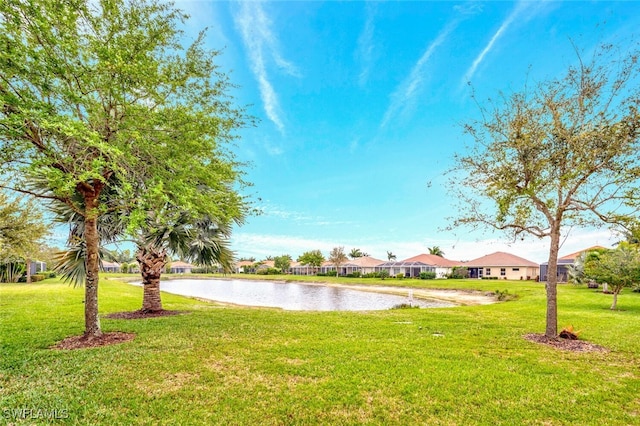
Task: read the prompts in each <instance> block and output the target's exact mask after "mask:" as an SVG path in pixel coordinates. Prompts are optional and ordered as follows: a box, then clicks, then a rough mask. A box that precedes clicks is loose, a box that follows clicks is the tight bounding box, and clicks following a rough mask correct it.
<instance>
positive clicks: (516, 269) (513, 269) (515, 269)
mask: <svg viewBox="0 0 640 426" xmlns="http://www.w3.org/2000/svg"><path fill="white" fill-rule="evenodd" d="M511 270H512V271H514V272H515V271H519V270H520V268H511Z"/></svg>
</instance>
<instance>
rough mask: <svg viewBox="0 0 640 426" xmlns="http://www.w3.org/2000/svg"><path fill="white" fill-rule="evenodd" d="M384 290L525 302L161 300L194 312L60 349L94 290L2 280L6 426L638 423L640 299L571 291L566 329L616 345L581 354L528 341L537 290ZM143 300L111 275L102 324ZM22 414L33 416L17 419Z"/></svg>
mask: <svg viewBox="0 0 640 426" xmlns="http://www.w3.org/2000/svg"><path fill="white" fill-rule="evenodd" d="M316 280H317V278H316ZM328 281H332V282H335V281H336V279H331V280H328ZM359 281H360V282H368V281H367V280H359ZM338 282H343V283H349V284H353V283H354V280H347V279H338ZM378 284H383V285H390V284H396V285H400V284H401V285H414V286H433V287H437V288H470V289H481V290H486V291H493V290H496V289H500V290H504V289H509V291H510V292H511V293H516V294H518V295H519V296H520V298H519V299H518V300H515V301H509V302H505V303H498V304H494V305H488V306H469V307H457V308H444V309H403V310H390V311H378V312H290V311H281V310H277V309H253V308H239V307H226V306H220V305H217V304H215V303H207V302H203V301H199V300H195V299H189V298H183V297H179V296H174V295H170V294H164V295H163V302H164V306H165V308H166V309H177V310H188V311H190V313H188V314H185V315H179V316H171V317H161V318H153V319H143V320H111V319H106V318H103V319H102V320H101V323H102V328H103V330H104V331H126V332H134V333H136V334H137V337H136V338H135V340H133V341H131V342H127V343H124V344H120V345H113V346H108V347H101V348H93V349H81V350H74V351H59V350H51V349H48V348H49V347H50V346H51V345H54V344H55V343H56V342H58V341H60V340H62V339H63V338H65V337H67V336H71V335H78V334H81V333H82V331H83V304H82V299H83V289H81V288H73V287H70V286H68V285H66V284H62V283H60V282H59V281H57V280H47V281H44V282H41V283H36V284H29V285H26V284H1V285H0V339H1V341H0V346H1V349H0V350H1V352H0V424H2V423H23V422H24V423H25V424H43V423H63V422H66V423H75V424H83V425H84V424H109V425H115V424H149V425H156V424H166V425H185V424H229V425H244V424H250V425H253V424H278V425H280V424H304V425H307V424H385V425H387V424H400V425H408V424H434V425H438V424H445V425H449V424H459V425H468V424H508V425H514V424H551V425H561V424H576V425H587V424H598V425H616V424H618V425H630V424H640V380H639V379H640V356H639V355H640V338H639V337H640V294H638V293H631V292H628V291H625V292H624V293H623V294H622V295H621V296H620V299H619V308H620V310H619V311H615V312H612V311H609V310H608V308H609V306H610V304H611V296H610V295H604V294H600V293H596V292H594V291H593V290H588V289H586V288H584V287H574V286H570V285H562V286H560V288H559V312H560V315H559V323H560V325H561V327H562V326H565V325H569V324H571V325H573V326H574V327H575V328H576V329H577V330H581V331H582V333H581V334H580V337H581V338H584V339H586V340H589V341H590V342H593V343H596V344H599V345H602V346H605V347H607V348H609V349H610V350H611V351H610V352H609V353H597V352H592V353H575V352H566V351H559V350H556V349H553V348H550V347H547V346H542V345H538V344H535V343H531V342H529V341H527V340H525V339H523V338H522V336H523V335H524V334H527V333H531V332H538V333H540V332H542V331H543V330H544V306H545V298H544V286H543V285H541V284H537V283H531V282H529V283H527V282H504V281H477V280H475V281H453V280H450V281H445V280H443V281H440V280H438V281H419V280H402V281H399V280H396V281H394V280H390V279H387V280H384V281H382V282H381V283H378ZM141 300H142V290H141V289H140V288H138V287H135V286H131V285H128V284H123V283H121V282H118V281H115V280H114V279H109V280H105V279H102V280H101V283H100V312H101V314H107V313H111V312H119V311H128V310H136V309H139V308H140V306H141ZM21 409H26V410H32V411H28V412H26V413H27V415H26V416H24V415H23V416H22V417H27V418H26V419H20V418H17V419H16V413H17V414H20V413H25V412H24V411H23V412H16V411H15V410H21ZM38 410H40V411H38ZM47 415H49V416H52V415H54V416H55V415H57V417H60V418H58V419H46V418H44V417H46V416H47ZM17 417H20V416H19V415H18V416H17ZM38 417H40V418H38Z"/></svg>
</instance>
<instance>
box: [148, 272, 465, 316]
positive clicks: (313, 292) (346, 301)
mask: <svg viewBox="0 0 640 426" xmlns="http://www.w3.org/2000/svg"><path fill="white" fill-rule="evenodd" d="M160 288H161V290H163V291H166V292H169V293H174V294H179V295H182V296H192V297H201V298H204V299H210V300H215V301H219V302H227V303H235V304H238V305H247V306H265V307H276V308H282V309H286V310H291V311H370V310H383V309H389V308H391V307H393V306H395V305H398V304H401V303H409V297H408V295H407V296H396V295H391V294H383V293H374V292H369V291H358V290H352V289H347V288H340V287H332V286H323V285H308V284H298V283H282V282H274V281H251V280H219V279H218V280H193V279H191V280H190V279H181V280H171V281H162V282H161V284H160ZM412 304H413V305H418V306H420V307H423V308H443V307H450V306H455V304H453V303H451V302H446V301H441V300H422V299H416V298H414V299H413V302H412Z"/></svg>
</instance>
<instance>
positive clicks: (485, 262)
mask: <svg viewBox="0 0 640 426" xmlns="http://www.w3.org/2000/svg"><path fill="white" fill-rule="evenodd" d="M464 266H479V267H485V266H531V267H536V268H537V267H539V266H540V265H538V264H537V263H535V262H532V261H530V260H527V259H525V258H522V257H520V256H516V255H515V254H511V253H505V252H502V251H497V252H495V253H491V254H487V255H486V256H482V257H479V258H477V259H473V260H470V261H468V262H465V263H464Z"/></svg>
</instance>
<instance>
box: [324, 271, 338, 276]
mask: <svg viewBox="0 0 640 426" xmlns="http://www.w3.org/2000/svg"><path fill="white" fill-rule="evenodd" d="M325 276H327V277H336V276H338V271H327V273H326V274H325Z"/></svg>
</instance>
